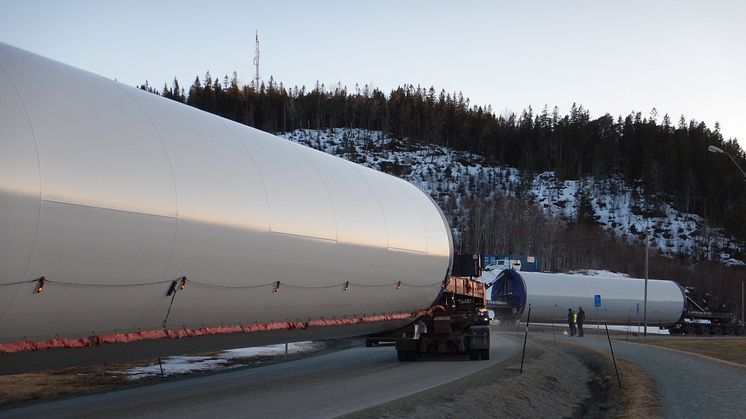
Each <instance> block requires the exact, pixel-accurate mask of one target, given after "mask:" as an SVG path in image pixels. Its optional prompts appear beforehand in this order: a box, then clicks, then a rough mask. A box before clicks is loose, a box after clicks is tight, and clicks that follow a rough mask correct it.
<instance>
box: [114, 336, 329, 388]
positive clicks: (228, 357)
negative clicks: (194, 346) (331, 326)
mask: <svg viewBox="0 0 746 419" xmlns="http://www.w3.org/2000/svg"><path fill="white" fill-rule="evenodd" d="M319 345H320V344H319V343H318V342H308V341H306V342H293V343H288V345H287V346H288V354H289V355H292V354H299V353H303V352H310V351H313V350H315V349H318V348H319ZM284 355H285V344H278V345H269V346H257V347H251V348H238V349H229V350H226V351H222V352H220V353H218V354H217V355H215V356H170V357H168V358H163V359H162V360H161V365H162V366H163V375H177V374H189V373H193V372H198V371H209V370H216V369H221V368H235V367H238V366H240V364H235V363H234V362H232V361H234V360H236V359H242V360H251V359H255V358H260V357H262V358H266V357H281V356H284ZM126 374H127V377H128V378H129V379H130V380H133V381H134V380H139V379H142V378H145V377H152V376H157V375H160V374H161V366H160V365H158V364H151V365H147V366H144V367H135V368H131V369H130V370H128V371H127V372H126Z"/></svg>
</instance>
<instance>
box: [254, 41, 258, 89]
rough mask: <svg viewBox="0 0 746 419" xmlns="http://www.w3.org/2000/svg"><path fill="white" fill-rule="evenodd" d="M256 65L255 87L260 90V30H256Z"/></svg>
mask: <svg viewBox="0 0 746 419" xmlns="http://www.w3.org/2000/svg"><path fill="white" fill-rule="evenodd" d="M254 67H256V72H255V73H254V83H255V84H254V88H255V89H256V91H257V92H258V91H259V30H257V31H256V51H255V52H254Z"/></svg>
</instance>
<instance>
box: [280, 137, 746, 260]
mask: <svg viewBox="0 0 746 419" xmlns="http://www.w3.org/2000/svg"><path fill="white" fill-rule="evenodd" d="M281 136H283V137H285V138H287V139H289V140H291V141H295V142H298V143H301V144H304V145H307V146H310V147H313V148H315V149H318V150H321V151H324V152H326V153H329V154H333V155H337V156H339V157H342V158H345V159H347V160H351V161H354V162H357V163H361V164H363V165H365V166H368V167H372V168H374V169H377V170H381V171H384V172H387V173H390V174H392V175H395V176H399V177H401V178H404V179H406V180H408V181H410V182H412V183H414V184H416V185H417V186H418V187H420V189H422V190H423V191H425V192H426V193H428V194H429V195H430V196H431V197H432V198H433V199H434V200H435V201H436V202H438V204H439V205H440V206H441V208H443V210H444V212H445V213H446V216H447V218H448V219H449V222H450V223H451V226H452V229H453V235H454V240H455V241H456V246H457V248H461V249H462V250H468V251H478V252H484V251H485V250H486V249H474V248H469V246H468V244H467V243H464V240H465V237H464V236H465V234H466V231H465V230H468V228H469V224H470V221H472V220H470V219H469V218H470V213H471V215H473V212H474V209H475V207H476V206H483V205H484V202H485V200H488V201H492V202H498V201H501V200H505V199H511V198H512V199H515V198H518V199H520V200H524V201H526V202H529V203H530V204H532V205H533V206H535V207H536V208H537V209H539V210H540V211H541V213H542V214H544V215H545V217H546V218H547V219H548V220H557V222H560V223H566V224H567V223H574V222H577V221H578V218H579V217H585V218H587V219H588V221H589V222H590V223H591V224H596V225H597V226H598V227H599V228H601V229H602V230H604V231H605V232H606V233H607V235H609V236H611V237H615V238H616V239H617V240H619V241H621V242H622V243H625V242H632V243H635V242H636V243H644V238H645V231H646V230H647V231H649V234H650V237H651V247H652V248H653V249H656V250H657V251H658V252H660V253H661V254H664V255H668V256H671V257H674V256H677V257H681V256H684V257H691V258H693V259H695V260H713V261H720V262H722V263H724V264H726V265H743V264H744V263H743V261H742V260H741V258H740V256H739V255H740V254H741V253H742V244H741V243H740V242H739V241H738V240H736V239H734V238H733V237H730V236H728V235H726V234H725V233H723V232H722V231H720V230H718V229H713V228H710V227H709V226H708V223H707V220H706V219H704V218H702V217H700V216H698V215H696V214H687V213H684V212H681V211H678V210H676V209H675V208H674V207H673V206H672V204H671V203H669V202H665V201H661V200H656V202H654V203H652V202H650V201H651V200H648V199H646V198H645V197H644V194H643V190H642V186H640V185H639V184H638V185H628V184H627V182H626V181H625V180H624V178H623V177H622V176H619V175H616V176H610V177H608V178H604V179H597V178H594V177H592V176H588V177H584V178H581V179H576V180H559V179H557V177H556V176H555V175H554V173H553V172H544V173H540V174H538V175H533V174H531V173H529V172H526V171H521V170H518V169H515V168H510V167H501V166H494V165H490V164H488V163H486V159H485V158H484V157H483V156H479V155H476V154H473V153H469V152H464V151H456V150H453V149H450V148H448V147H445V146H424V145H421V144H419V143H416V142H414V141H409V140H407V139H403V140H398V139H395V138H393V137H391V136H388V135H386V134H384V133H382V132H380V131H367V130H361V129H328V130H295V131H292V132H289V133H284V134H281ZM584 204H585V207H584ZM579 214H580V215H579ZM531 227H532V226H526V228H525V230H524V233H526V232H528V231H529V230H530V229H531ZM519 233H520V232H519ZM515 250H516V251H518V250H519V249H515ZM588 267H590V266H575V268H588ZM593 267H594V268H605V267H604V266H593Z"/></svg>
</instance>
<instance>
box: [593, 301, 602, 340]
mask: <svg viewBox="0 0 746 419" xmlns="http://www.w3.org/2000/svg"><path fill="white" fill-rule="evenodd" d="M593 306H594V307H596V334H598V333H600V332H599V330H601V319H600V318H599V317H598V308H599V307H601V294H596V295H594V296H593Z"/></svg>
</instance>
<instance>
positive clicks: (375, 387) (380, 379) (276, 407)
mask: <svg viewBox="0 0 746 419" xmlns="http://www.w3.org/2000/svg"><path fill="white" fill-rule="evenodd" d="M520 350H521V342H520V341H519V340H517V339H514V338H508V337H504V336H495V334H493V336H492V350H491V354H490V355H491V360H490V361H469V360H468V359H438V360H419V361H416V362H407V363H401V362H398V361H397V360H396V351H395V350H394V349H393V348H392V347H375V348H363V347H358V348H352V349H347V350H343V351H339V352H333V353H328V354H324V355H320V356H314V357H309V358H306V359H301V360H296V361H289V362H285V363H279V364H274V365H268V366H265V367H259V368H250V369H243V370H237V371H231V372H226V373H219V374H214V375H210V376H203V377H197V378H192V379H186V380H179V381H173V382H168V383H163V384H155V385H149V386H142V387H137V388H131V389H125V390H119V391H113V392H109V393H103V394H96V395H90V396H84V397H77V398H71V399H65V400H60V401H55V402H48V403H40V404H34V405H30V406H26V407H22V408H18V409H13V410H3V411H0V417H5V416H10V417H76V418H80V417H220V418H226V417H261V418H273V417H278V418H279V417H282V418H289V417H295V418H316V417H332V416H337V415H342V414H346V413H352V412H355V411H358V410H361V409H365V408H368V407H371V406H376V405H379V404H381V403H384V402H387V401H391V400H395V399H398V398H401V397H404V396H408V395H411V394H414V393H417V392H420V391H423V390H427V389H429V388H432V387H436V386H439V385H441V384H444V383H447V382H450V381H453V380H456V379H459V378H462V377H465V376H467V375H470V374H473V373H475V372H477V371H480V370H482V369H484V368H486V367H488V366H491V365H494V364H497V363H500V362H503V361H505V360H507V359H508V358H510V357H511V356H513V355H514V354H516V353H517V352H519V351H520Z"/></svg>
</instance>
